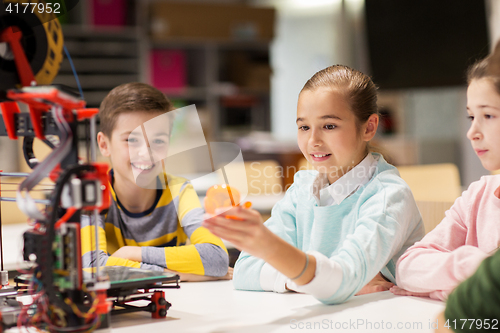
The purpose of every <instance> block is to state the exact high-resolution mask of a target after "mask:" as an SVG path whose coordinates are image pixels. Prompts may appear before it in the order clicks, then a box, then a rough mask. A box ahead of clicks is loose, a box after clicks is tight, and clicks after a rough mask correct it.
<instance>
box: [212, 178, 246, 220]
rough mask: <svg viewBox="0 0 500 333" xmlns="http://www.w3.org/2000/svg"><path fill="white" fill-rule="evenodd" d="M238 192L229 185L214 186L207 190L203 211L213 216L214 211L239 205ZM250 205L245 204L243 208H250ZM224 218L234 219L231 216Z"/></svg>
mask: <svg viewBox="0 0 500 333" xmlns="http://www.w3.org/2000/svg"><path fill="white" fill-rule="evenodd" d="M240 200H241V196H240V192H239V191H238V190H237V189H236V188H234V187H231V186H229V185H226V184H222V185H214V186H212V187H210V188H209V189H208V190H207V195H206V197H205V211H206V212H207V213H209V214H215V210H216V209H218V208H224V207H228V208H230V207H235V206H238V205H239V204H240ZM251 205H252V204H251V203H250V202H248V201H247V202H245V203H244V204H243V207H244V208H250V206H251ZM226 218H234V217H233V216H226Z"/></svg>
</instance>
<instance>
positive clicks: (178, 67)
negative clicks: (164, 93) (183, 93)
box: [150, 50, 186, 90]
mask: <svg viewBox="0 0 500 333" xmlns="http://www.w3.org/2000/svg"><path fill="white" fill-rule="evenodd" d="M150 57H151V58H150V63H151V69H150V70H151V82H152V84H153V86H155V87H156V88H158V89H173V90H176V89H183V88H185V87H186V54H185V53H184V51H182V50H153V51H151V54H150Z"/></svg>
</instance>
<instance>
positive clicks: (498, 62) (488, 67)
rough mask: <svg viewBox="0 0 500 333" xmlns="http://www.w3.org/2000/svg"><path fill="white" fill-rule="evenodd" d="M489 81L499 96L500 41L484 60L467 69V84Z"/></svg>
mask: <svg viewBox="0 0 500 333" xmlns="http://www.w3.org/2000/svg"><path fill="white" fill-rule="evenodd" d="M479 79H488V80H490V81H491V82H492V83H493V85H494V86H495V89H496V91H497V93H498V94H500V41H499V42H498V43H497V45H496V46H495V49H494V50H493V52H492V53H491V54H490V55H489V56H487V57H486V58H484V59H482V60H479V61H478V62H476V63H475V64H473V65H472V66H470V67H469V69H468V71H467V84H468V85H469V84H470V83H471V82H472V80H479Z"/></svg>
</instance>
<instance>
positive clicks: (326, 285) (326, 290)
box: [261, 251, 342, 299]
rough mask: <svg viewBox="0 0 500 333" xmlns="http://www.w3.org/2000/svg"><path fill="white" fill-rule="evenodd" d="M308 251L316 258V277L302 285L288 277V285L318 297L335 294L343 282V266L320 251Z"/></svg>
mask: <svg viewBox="0 0 500 333" xmlns="http://www.w3.org/2000/svg"><path fill="white" fill-rule="evenodd" d="M306 253H307V254H310V255H312V256H314V257H315V258H316V272H315V275H314V278H313V279H312V280H311V281H310V282H309V283H308V284H304V285H302V286H298V285H297V284H296V283H295V282H293V281H291V280H290V279H288V286H289V287H290V289H293V290H296V291H298V292H301V293H306V294H309V295H312V296H314V297H316V298H317V299H327V298H329V297H331V296H333V294H335V293H336V292H337V290H338V289H339V287H340V284H341V283H342V267H341V266H340V264H338V263H336V262H335V261H333V260H330V259H328V257H327V256H325V255H324V254H321V253H319V252H316V251H309V252H306ZM261 276H262V275H261Z"/></svg>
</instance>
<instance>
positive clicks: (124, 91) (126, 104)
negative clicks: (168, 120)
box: [99, 82, 173, 138]
mask: <svg viewBox="0 0 500 333" xmlns="http://www.w3.org/2000/svg"><path fill="white" fill-rule="evenodd" d="M172 109H173V106H172V103H171V102H170V101H169V100H168V98H167V97H166V96H165V95H164V94H163V93H162V92H161V91H159V90H158V89H156V88H154V87H152V86H150V85H148V84H145V83H140V82H131V83H125V84H122V85H119V86H118V87H116V88H114V89H113V90H111V91H110V92H109V93H108V95H107V96H106V97H105V98H104V100H103V101H102V103H101V106H100V108H99V118H100V121H101V125H100V130H101V132H102V133H104V135H106V136H107V137H108V138H111V133H112V132H113V129H114V127H115V124H116V120H117V119H118V116H119V115H120V114H122V113H127V112H151V113H153V112H168V111H171V110H172Z"/></svg>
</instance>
